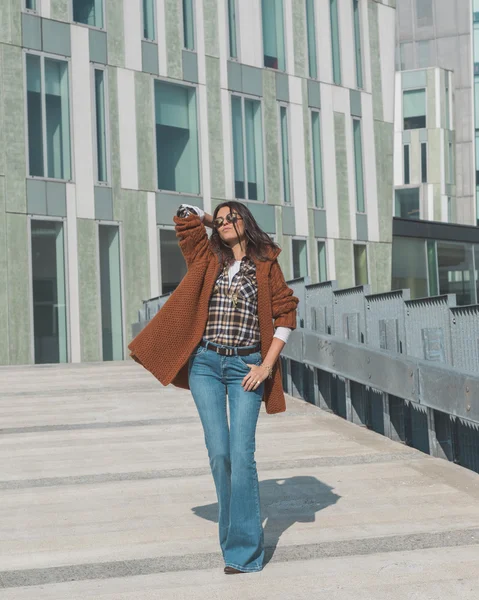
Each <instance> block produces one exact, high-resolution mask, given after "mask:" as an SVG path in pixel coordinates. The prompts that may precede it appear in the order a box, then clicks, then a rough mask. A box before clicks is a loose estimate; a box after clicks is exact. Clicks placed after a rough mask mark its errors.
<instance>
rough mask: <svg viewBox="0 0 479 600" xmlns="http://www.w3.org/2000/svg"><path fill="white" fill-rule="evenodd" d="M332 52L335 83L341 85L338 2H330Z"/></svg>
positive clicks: (334, 0) (331, 0)
mask: <svg viewBox="0 0 479 600" xmlns="http://www.w3.org/2000/svg"><path fill="white" fill-rule="evenodd" d="M329 7H330V18H331V50H332V55H333V81H334V83H335V84H337V85H341V50H340V45H339V17H338V0H330V1H329Z"/></svg>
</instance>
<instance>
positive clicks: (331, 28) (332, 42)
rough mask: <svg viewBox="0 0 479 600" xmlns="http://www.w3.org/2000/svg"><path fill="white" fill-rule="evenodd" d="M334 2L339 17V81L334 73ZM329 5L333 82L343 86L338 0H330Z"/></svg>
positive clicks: (337, 17) (338, 22)
mask: <svg viewBox="0 0 479 600" xmlns="http://www.w3.org/2000/svg"><path fill="white" fill-rule="evenodd" d="M333 2H334V3H335V7H336V11H335V13H336V19H337V25H338V39H337V43H338V59H339V64H338V65H337V66H338V75H339V79H338V81H336V77H335V73H334V65H335V61H334V46H335V44H334V35H333V12H332V5H333ZM328 6H329V33H330V41H331V66H332V77H333V84H334V85H338V86H342V83H343V70H342V64H343V60H342V54H341V26H340V21H339V10H338V0H329V3H328Z"/></svg>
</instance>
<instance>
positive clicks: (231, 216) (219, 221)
mask: <svg viewBox="0 0 479 600" xmlns="http://www.w3.org/2000/svg"><path fill="white" fill-rule="evenodd" d="M241 219H242V217H240V216H239V214H238V213H236V212H233V213H228V214H227V215H226V221H227V222H228V223H236V221H241ZM224 223H225V219H224V218H223V217H217V218H216V219H215V220H214V221H213V225H214V227H215V228H216V229H219V228H220V227H222V226H223V225H224Z"/></svg>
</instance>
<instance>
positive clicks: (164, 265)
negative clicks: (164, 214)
mask: <svg viewBox="0 0 479 600" xmlns="http://www.w3.org/2000/svg"><path fill="white" fill-rule="evenodd" d="M158 233H159V238H160V263H161V293H162V294H169V293H170V292H172V291H173V290H175V289H176V288H177V287H178V284H179V283H180V281H181V280H182V279H183V277H184V276H185V274H186V263H185V259H184V258H183V255H182V253H181V250H180V247H179V246H178V238H177V237H176V233H175V231H174V230H173V229H159V230H158Z"/></svg>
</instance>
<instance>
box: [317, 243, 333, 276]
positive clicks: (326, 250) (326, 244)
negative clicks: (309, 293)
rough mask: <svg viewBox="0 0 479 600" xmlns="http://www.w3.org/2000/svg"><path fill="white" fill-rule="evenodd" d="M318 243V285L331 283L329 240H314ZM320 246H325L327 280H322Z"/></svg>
mask: <svg viewBox="0 0 479 600" xmlns="http://www.w3.org/2000/svg"><path fill="white" fill-rule="evenodd" d="M314 240H315V242H316V260H317V261H318V283H325V282H326V281H330V279H329V268H328V258H329V254H328V240H327V238H314ZM319 244H323V245H324V260H325V263H326V274H325V275H326V279H321V267H320V263H319Z"/></svg>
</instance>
